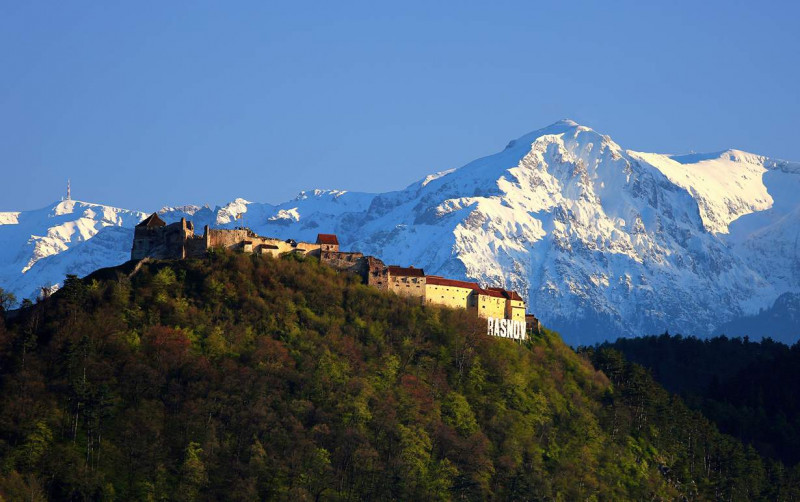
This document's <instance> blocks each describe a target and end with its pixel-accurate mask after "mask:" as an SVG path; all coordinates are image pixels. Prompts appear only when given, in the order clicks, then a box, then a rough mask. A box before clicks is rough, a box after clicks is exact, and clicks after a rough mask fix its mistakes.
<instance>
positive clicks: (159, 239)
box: [131, 213, 539, 331]
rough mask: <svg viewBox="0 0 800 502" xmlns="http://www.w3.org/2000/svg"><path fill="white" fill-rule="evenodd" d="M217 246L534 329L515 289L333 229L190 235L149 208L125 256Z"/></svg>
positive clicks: (188, 254)
mask: <svg viewBox="0 0 800 502" xmlns="http://www.w3.org/2000/svg"><path fill="white" fill-rule="evenodd" d="M221 248H224V249H229V250H234V251H240V252H243V253H252V254H258V255H270V256H273V257H278V256H281V255H284V254H287V253H298V254H303V255H310V256H317V257H319V259H320V261H321V262H322V263H325V264H326V265H328V266H330V267H332V268H334V269H337V270H341V271H345V272H350V273H354V274H357V275H359V276H361V277H362V279H363V281H364V284H366V285H368V286H371V287H374V288H377V289H381V290H384V291H391V292H393V293H395V294H398V295H400V296H405V297H409V298H413V299H416V300H417V301H419V303H420V304H422V305H424V304H435V305H444V306H447V307H451V308H463V309H466V310H468V311H471V312H474V313H475V314H476V315H477V316H478V317H482V318H491V319H508V320H513V321H519V322H526V323H527V325H528V326H529V329H532V330H533V331H538V326H539V323H538V320H537V319H536V318H535V317H533V316H532V315H526V314H525V301H524V300H523V299H522V297H520V296H519V295H518V294H517V293H516V292H515V291H507V290H505V289H502V288H482V287H481V286H480V285H478V284H477V283H474V282H468V281H457V280H453V279H447V278H444V277H439V276H435V275H425V271H424V270H423V269H421V268H415V267H413V266H410V267H400V266H397V265H386V264H384V263H383V262H382V261H381V260H380V259H378V258H376V257H374V256H364V254H363V253H359V252H353V251H340V250H339V240H338V238H337V237H336V235H333V234H319V235H318V236H317V240H316V242H314V243H310V242H297V241H294V240H292V239H286V240H282V239H275V238H270V237H263V236H260V235H256V234H255V233H254V232H253V231H252V230H250V229H248V228H236V229H230V230H229V229H211V228H209V227H208V226H206V227H205V228H204V229H203V234H202V235H196V234H195V233H194V226H193V225H192V222H191V221H186V219H184V218H181V221H179V222H176V223H172V224H169V225H167V224H166V223H165V222H164V221H163V220H161V218H159V217H158V215H157V214H156V213H153V214H152V215H151V216H149V217H148V218H146V219H145V220H143V221H142V222H141V223H139V225H137V226H136V229H135V231H134V239H133V247H132V249H131V259H133V260H140V259H142V258H145V257H150V258H156V259H185V258H199V257H202V256H204V255H205V254H206V253H207V252H208V251H209V250H211V249H221Z"/></svg>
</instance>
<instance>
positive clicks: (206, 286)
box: [0, 253, 798, 500]
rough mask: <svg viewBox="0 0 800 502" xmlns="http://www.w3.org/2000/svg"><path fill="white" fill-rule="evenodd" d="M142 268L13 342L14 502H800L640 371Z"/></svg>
mask: <svg viewBox="0 0 800 502" xmlns="http://www.w3.org/2000/svg"><path fill="white" fill-rule="evenodd" d="M131 268H132V264H127V265H125V266H122V267H118V268H116V269H104V270H101V271H98V272H97V273H95V274H93V275H92V276H90V277H88V278H86V279H84V280H77V279H72V280H68V281H67V284H66V285H65V287H64V288H63V289H62V290H61V291H59V292H58V293H56V294H55V295H54V296H53V297H51V298H49V299H47V300H46V301H44V302H42V303H40V304H38V305H36V306H34V307H32V308H30V309H28V310H27V311H25V312H24V313H23V314H22V315H21V316H19V317H17V318H16V319H14V321H13V322H10V323H9V325H8V326H4V325H3V323H2V322H0V499H3V497H5V498H6V499H8V500H17V499H21V498H25V499H26V500H42V499H44V498H50V499H53V500H56V499H57V500H81V499H87V498H88V499H108V500H112V499H117V500H161V499H164V498H176V499H183V500H206V499H208V500H212V499H231V500H261V499H290V498H291V499H294V500H312V499H332V500H342V499H348V500H353V499H375V500H384V499H404V500H411V499H416V500H423V499H425V500H432V499H476V500H479V499H486V498H500V499H525V500H581V499H604V500H626V499H629V500H645V499H653V498H656V499H658V498H663V499H672V498H677V497H680V496H687V497H689V498H693V499H709V500H710V499H720V498H724V499H731V500H746V499H751V500H752V499H759V498H764V499H776V498H780V497H783V498H786V497H789V496H790V494H791V493H792V492H791V490H792V488H791V485H792V484H793V483H794V484H795V485H796V484H797V477H798V476H797V473H796V472H795V473H791V472H786V471H785V470H784V469H783V468H782V467H781V466H780V465H779V464H775V463H768V462H766V461H763V460H762V459H761V458H760V457H758V456H757V455H756V454H755V453H754V452H753V451H752V450H751V449H747V448H745V447H743V446H742V445H741V444H740V443H737V442H736V441H734V440H732V439H730V438H728V437H725V436H722V435H720V434H719V433H717V432H716V430H715V429H714V428H713V427H712V426H711V425H709V423H708V422H707V421H706V420H704V419H703V418H702V417H701V416H699V415H698V414H696V413H693V412H690V411H688V410H687V409H686V407H685V406H684V405H683V404H682V403H681V402H680V401H679V400H676V399H674V398H672V397H671V396H669V395H668V394H667V393H666V392H665V391H663V390H662V389H660V388H659V387H657V386H656V385H655V384H654V383H653V381H652V379H651V378H650V377H649V376H648V374H647V373H646V372H644V371H642V369H641V368H640V367H637V366H632V365H629V364H627V363H625V362H624V360H622V359H621V358H619V357H617V356H618V354H616V353H613V352H608V353H598V354H594V357H595V360H596V361H597V362H598V363H599V364H602V367H603V368H605V369H606V370H607V371H608V373H609V374H610V375H611V376H612V378H613V379H614V383H613V384H612V383H611V382H609V380H608V379H607V378H606V376H605V374H603V373H601V372H599V371H597V370H596V369H595V368H594V367H593V366H592V364H591V363H590V362H589V360H588V359H585V358H583V357H581V356H579V355H577V354H576V353H575V352H573V351H572V350H571V349H570V348H569V347H567V346H566V345H565V344H564V343H563V342H562V341H561V339H560V337H559V336H558V335H557V334H555V333H551V332H545V333H544V334H543V335H542V336H538V337H536V338H534V339H533V340H531V341H530V342H528V343H527V344H526V345H518V344H516V343H514V342H513V341H510V340H504V339H496V338H490V337H487V336H485V335H483V334H482V332H483V330H484V326H483V325H482V324H479V323H478V322H477V321H473V320H470V319H469V318H468V317H467V316H464V315H463V312H461V311H456V310H449V309H445V308H440V307H424V306H418V305H412V304H411V303H410V302H408V301H405V300H403V299H402V298H399V297H396V296H394V295H391V294H387V293H382V292H379V291H376V290H374V289H371V288H367V287H365V286H362V285H360V284H358V281H357V279H356V278H355V277H351V276H348V275H345V274H339V273H336V272H335V271H333V270H331V269H329V268H327V267H324V266H321V265H320V264H319V263H318V262H317V261H316V260H304V261H298V260H297V259H296V258H295V259H292V258H285V259H280V260H276V259H270V258H257V257H251V256H245V255H235V254H225V253H222V254H213V255H211V256H210V257H209V258H208V259H204V260H187V261H180V262H151V263H145V264H143V265H142V267H141V269H140V270H139V271H138V272H137V273H136V274H134V275H133V276H132V277H131V278H128V274H129V273H130V270H131ZM792 476H795V477H794V478H792ZM794 496H797V493H794Z"/></svg>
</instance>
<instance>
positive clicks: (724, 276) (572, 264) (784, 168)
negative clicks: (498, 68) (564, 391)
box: [0, 120, 800, 344]
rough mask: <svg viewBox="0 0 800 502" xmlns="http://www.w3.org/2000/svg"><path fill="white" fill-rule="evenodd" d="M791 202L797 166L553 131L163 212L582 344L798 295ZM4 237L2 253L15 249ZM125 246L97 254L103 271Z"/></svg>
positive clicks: (798, 219)
mask: <svg viewBox="0 0 800 502" xmlns="http://www.w3.org/2000/svg"><path fill="white" fill-rule="evenodd" d="M798 190H800V165H799V164H793V163H788V162H783V161H777V160H773V159H769V158H766V157H762V156H758V155H753V154H748V153H745V152H741V151H738V150H727V151H724V152H718V153H714V154H691V155H684V156H676V155H661V154H649V153H643V152H635V151H631V150H625V149H623V148H622V147H620V146H619V145H617V144H616V143H615V142H614V141H612V140H611V138H609V137H608V136H604V135H601V134H599V133H597V132H595V131H593V130H592V129H590V128H588V127H584V126H581V125H578V124H576V123H574V122H572V121H568V120H565V121H561V122H557V123H555V124H553V125H551V126H549V127H546V128H544V129H540V130H537V131H534V132H532V133H530V134H527V135H525V136H522V137H521V138H519V139H517V140H514V141H512V142H510V143H509V144H508V146H507V147H506V148H505V149H504V150H502V151H501V152H499V153H497V154H494V155H490V156H488V157H485V158H482V159H478V160H476V161H474V162H471V163H469V164H467V165H466V166H464V167H462V168H460V169H457V170H451V171H446V172H442V173H437V174H434V175H431V176H428V177H426V178H425V179H423V180H420V181H419V182H416V183H413V184H412V185H410V186H408V187H407V188H405V189H404V190H399V191H395V192H389V193H384V194H366V193H355V192H346V191H339V190H314V191H309V192H303V193H301V194H300V195H299V196H298V197H297V198H295V199H294V200H291V201H287V202H285V203H282V204H278V205H272V204H260V203H251V202H248V201H245V200H243V199H237V200H235V201H233V202H231V203H230V204H228V205H226V206H223V207H218V208H215V209H213V210H212V209H210V208H200V207H195V206H185V207H182V208H165V209H164V210H163V211H162V213H163V217H164V218H165V219H166V220H167V221H175V220H177V219H178V218H180V217H182V216H183V217H187V218H190V219H192V220H194V221H195V225H196V228H198V229H200V228H202V226H203V225H205V224H209V225H212V226H227V227H231V226H233V225H235V224H237V220H236V215H237V214H243V219H242V220H241V221H242V222H243V223H244V224H245V225H246V226H248V227H250V228H252V229H253V230H255V231H256V232H258V233H260V234H263V235H268V236H274V237H280V238H294V239H303V240H308V239H314V237H315V236H316V234H317V233H318V232H336V233H337V234H339V239H340V242H342V243H343V246H344V248H345V249H352V250H359V251H362V252H365V253H369V254H374V255H377V256H380V257H382V258H383V259H384V260H385V261H387V262H390V263H397V264H413V265H415V266H419V267H424V268H425V270H426V272H428V273H433V274H441V275H448V276H453V277H460V278H470V279H474V280H478V281H480V282H482V283H484V284H487V285H493V286H501V287H506V288H513V289H517V290H519V291H520V292H522V293H523V294H524V295H525V296H526V298H527V300H528V304H529V305H530V310H531V311H532V312H534V313H536V314H537V315H538V316H539V317H540V318H541V319H542V320H543V322H544V323H545V325H548V326H552V327H554V328H556V329H559V330H560V331H561V332H563V333H564V335H565V338H566V339H567V340H568V341H569V342H570V343H573V344H581V343H583V344H586V343H592V342H594V341H597V340H601V339H604V338H605V337H606V336H607V335H606V333H610V332H614V333H615V334H619V335H624V336H632V335H640V334H644V333H660V332H663V331H665V330H670V331H672V332H684V333H694V334H698V335H701V336H704V335H708V334H711V333H713V332H714V331H715V330H716V329H717V328H718V327H720V326H722V325H723V324H725V323H727V322H731V321H732V320H735V319H739V318H743V317H747V316H752V315H754V314H757V313H758V312H759V311H760V310H761V309H768V308H770V307H771V306H772V305H773V303H774V302H775V301H776V300H777V299H778V298H779V297H780V296H781V295H782V294H785V293H793V294H794V293H800V265H798V263H800V261H799V260H798V259H797V256H798V255H797V250H798V242H799V241H798V236H799V235H800V199H798V198H797V197H796V194H797V193H800V192H798ZM20 214H22V215H24V214H25V213H20ZM21 217H22V216H18V215H17V213H9V214H7V215H6V216H5V218H6V219H9V220H14V219H15V218H21ZM0 221H2V217H0ZM11 226H13V225H11ZM2 228H3V226H0V239H2V240H3V242H6V243H7V245H8V247H10V248H14V247H17V246H20V244H19V242H21V241H20V239H17V241H14V242H11V241H10V240H9V239H5V238H4V237H3V234H2ZM20 236H24V232H21V233H20ZM109 237H110V234H109ZM107 244H109V245H110V243H108V241H107ZM128 247H129V242H120V243H119V247H118V248H117V249H116V251H114V252H112V251H111V249H110V248H109V247H108V246H104V247H103V249H105V250H106V251H107V257H108V261H107V262H106V263H105V264H107V265H112V264H114V263H115V262H113V261H112V256H115V253H116V255H118V256H119V257H120V259H121V258H122V256H123V254H124V251H125V250H127V249H128ZM91 253H93V250H92V249H91V248H89V247H86V248H84V249H75V250H74V252H73V256H74V259H70V260H69V262H70V263H72V264H77V263H78V262H80V261H81V258H80V257H81V256H84V257H85V259H86V260H87V261H89V262H92V263H95V262H99V261H102V260H105V259H106V258H105V257H104V258H102V260H100V259H95V258H92V257H91ZM43 259H44V260H48V259H50V258H48V257H45V258H43ZM61 266H62V265H55V264H54V265H53V267H52V270H53V271H54V272H55V271H56V270H57V269H58V268H59V267H61ZM64 266H66V265H64ZM21 269H22V267H19V266H17V267H16V268H14V269H13V270H11V269H9V270H6V271H5V272H3V275H0V284H4V285H5V284H9V285H11V287H10V289H13V290H14V291H15V292H22V293H23V294H24V295H28V294H30V293H29V292H30V291H33V290H35V288H36V287H38V286H40V285H41V284H39V283H34V282H33V281H32V279H28V278H24V276H23V278H22V279H21V278H20V277H19V274H20V270H21ZM65 271H66V270H65ZM53 275H55V273H54V274H53ZM34 277H35V276H34ZM49 277H50V276H48V278H49ZM37 280H40V279H38V278H37ZM4 287H6V286H4Z"/></svg>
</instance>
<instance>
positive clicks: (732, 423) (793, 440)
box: [603, 334, 800, 465]
mask: <svg viewBox="0 0 800 502" xmlns="http://www.w3.org/2000/svg"><path fill="white" fill-rule="evenodd" d="M603 346H604V347H610V348H614V349H617V350H619V351H620V352H622V353H623V354H625V357H626V358H627V359H629V360H630V361H635V362H637V363H639V364H641V365H643V366H646V367H647V368H650V369H651V370H652V373H653V376H654V377H655V379H656V380H657V381H658V382H659V383H661V384H662V385H663V386H664V387H666V388H667V389H669V390H670V391H672V392H676V393H679V394H681V395H682V396H683V398H684V400H685V401H686V402H687V403H688V404H689V405H690V406H691V407H692V408H695V409H698V410H701V411H702V412H703V414H704V415H705V416H706V417H708V418H709V419H710V420H712V421H713V422H714V423H716V424H717V426H718V427H719V428H720V430H722V431H723V432H725V433H728V434H731V435H733V436H736V437H737V438H739V439H741V440H742V441H744V442H746V443H749V444H752V445H753V446H755V447H756V449H757V450H758V451H759V452H761V453H762V454H763V455H766V456H769V457H773V458H777V459H780V460H782V461H783V462H785V463H786V464H787V465H795V464H797V463H798V462H800V395H798V392H797V386H798V384H799V383H800V343H796V344H795V345H794V346H792V347H788V346H786V345H784V344H782V343H778V342H775V341H773V340H771V339H769V338H766V339H763V340H761V341H760V342H751V341H750V340H749V339H747V338H744V339H741V338H727V337H724V336H721V337H716V338H712V339H709V340H700V339H697V338H694V337H682V336H680V335H678V336H669V335H666V334H665V335H661V336H650V337H643V338H636V339H619V340H617V341H616V342H614V343H607V344H604V345H603Z"/></svg>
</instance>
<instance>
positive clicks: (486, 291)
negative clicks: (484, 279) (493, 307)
mask: <svg viewBox="0 0 800 502" xmlns="http://www.w3.org/2000/svg"><path fill="white" fill-rule="evenodd" d="M478 294H479V295H486V296H493V297H494V298H505V295H504V294H503V293H501V292H499V291H493V290H491V289H481V290H480V291H478Z"/></svg>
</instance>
